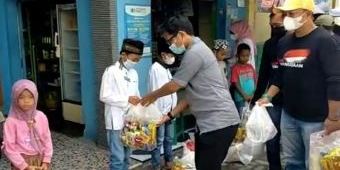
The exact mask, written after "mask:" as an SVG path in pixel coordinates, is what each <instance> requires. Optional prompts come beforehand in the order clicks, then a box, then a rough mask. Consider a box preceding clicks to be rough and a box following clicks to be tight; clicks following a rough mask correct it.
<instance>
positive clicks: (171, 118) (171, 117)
mask: <svg viewBox="0 0 340 170" xmlns="http://www.w3.org/2000/svg"><path fill="white" fill-rule="evenodd" d="M167 115H168V117H169V118H170V120H173V119H175V117H174V116H172V114H171V112H168V114H167Z"/></svg>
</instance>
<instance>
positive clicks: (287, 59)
mask: <svg viewBox="0 0 340 170" xmlns="http://www.w3.org/2000/svg"><path fill="white" fill-rule="evenodd" d="M309 56H310V50H309V49H294V50H289V51H287V52H286V53H285V54H284V56H283V59H281V60H280V61H279V63H280V65H281V66H285V67H293V68H303V61H305V60H306V59H307V58H308V57H309Z"/></svg>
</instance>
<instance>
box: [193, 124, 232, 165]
mask: <svg viewBox="0 0 340 170" xmlns="http://www.w3.org/2000/svg"><path fill="white" fill-rule="evenodd" d="M237 128H238V125H233V126H229V127H226V128H223V129H219V130H215V131H212V132H207V133H203V134H201V135H199V132H198V133H196V134H195V164H196V169H197V170H221V165H222V162H223V160H224V159H225V157H226V156H227V153H228V150H229V147H230V145H231V143H232V141H233V140H234V138H235V135H236V132H237Z"/></svg>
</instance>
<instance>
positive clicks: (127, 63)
mask: <svg viewBox="0 0 340 170" xmlns="http://www.w3.org/2000/svg"><path fill="white" fill-rule="evenodd" d="M123 65H124V67H125V68H126V69H128V70H130V69H132V68H133V67H135V66H136V65H137V62H134V61H131V60H129V59H127V60H126V61H124V63H123Z"/></svg>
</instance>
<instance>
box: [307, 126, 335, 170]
mask: <svg viewBox="0 0 340 170" xmlns="http://www.w3.org/2000/svg"><path fill="white" fill-rule="evenodd" d="M324 133H325V132H324V131H320V132H315V133H312V134H311V136H310V146H309V148H310V149H309V169H310V170H328V169H331V168H329V167H332V166H333V167H334V166H336V165H337V166H338V167H339V168H340V163H339V161H340V153H339V155H337V152H335V154H333V153H332V151H336V149H340V131H336V132H333V133H331V134H330V135H325V134H324ZM336 159H338V160H337V161H335V162H337V164H336V163H334V160H336ZM333 169H334V168H333Z"/></svg>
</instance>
